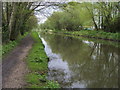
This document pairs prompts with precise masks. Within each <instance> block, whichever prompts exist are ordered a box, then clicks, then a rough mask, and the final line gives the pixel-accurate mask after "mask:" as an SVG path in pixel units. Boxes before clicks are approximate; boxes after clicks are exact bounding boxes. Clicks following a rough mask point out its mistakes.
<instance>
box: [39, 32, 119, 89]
mask: <svg viewBox="0 0 120 90" xmlns="http://www.w3.org/2000/svg"><path fill="white" fill-rule="evenodd" d="M41 39H42V41H43V44H44V45H45V51H46V54H47V55H48V57H49V58H50V61H49V72H48V79H49V80H56V81H58V82H59V84H60V86H61V87H64V88H101V87H105V88H111V87H112V88H115V87H118V68H119V67H118V66H119V63H118V55H120V52H119V51H120V48H117V47H115V46H113V45H109V44H104V43H98V42H97V43H96V42H93V41H88V40H82V39H77V38H72V37H68V36H61V35H51V34H47V35H41ZM106 42H107V41H106ZM113 43H114V42H113Z"/></svg>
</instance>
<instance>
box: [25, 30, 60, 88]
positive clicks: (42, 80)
mask: <svg viewBox="0 0 120 90" xmlns="http://www.w3.org/2000/svg"><path fill="white" fill-rule="evenodd" d="M31 36H32V37H33V39H34V45H33V47H32V49H31V50H30V52H29V55H28V56H27V59H26V61H27V65H28V68H29V70H30V73H29V74H28V75H27V76H26V81H27V83H28V86H27V88H59V87H60V86H59V84H58V83H57V82H55V81H50V80H47V72H48V57H47V55H46V53H45V51H44V45H43V44H42V41H41V40H40V38H39V37H38V34H37V33H36V32H32V34H31Z"/></svg>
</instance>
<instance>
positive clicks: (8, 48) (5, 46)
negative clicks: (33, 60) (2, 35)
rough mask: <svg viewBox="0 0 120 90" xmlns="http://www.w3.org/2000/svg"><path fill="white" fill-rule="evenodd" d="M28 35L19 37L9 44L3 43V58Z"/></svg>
mask: <svg viewBox="0 0 120 90" xmlns="http://www.w3.org/2000/svg"><path fill="white" fill-rule="evenodd" d="M26 35H28V33H27V32H26V33H25V34H24V35H23V36H19V38H17V40H15V41H9V42H7V43H3V45H2V56H3V57H4V56H5V55H6V54H7V53H8V52H9V51H11V50H12V49H13V48H15V47H16V46H17V45H18V44H19V42H20V41H21V40H22V39H23V38H24V37H25V36H26Z"/></svg>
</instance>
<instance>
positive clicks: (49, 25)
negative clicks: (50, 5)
mask: <svg viewBox="0 0 120 90" xmlns="http://www.w3.org/2000/svg"><path fill="white" fill-rule="evenodd" d="M62 9H63V10H62V11H60V12H54V13H53V14H52V16H50V17H49V18H48V20H47V21H46V22H45V23H44V24H42V25H41V26H42V28H43V29H56V30H68V31H73V30H81V29H82V26H83V25H91V24H92V23H91V18H90V15H89V13H88V11H87V9H86V8H85V7H83V6H82V4H79V3H72V2H71V3H69V4H68V5H67V6H65V8H62ZM85 15H86V16H85Z"/></svg>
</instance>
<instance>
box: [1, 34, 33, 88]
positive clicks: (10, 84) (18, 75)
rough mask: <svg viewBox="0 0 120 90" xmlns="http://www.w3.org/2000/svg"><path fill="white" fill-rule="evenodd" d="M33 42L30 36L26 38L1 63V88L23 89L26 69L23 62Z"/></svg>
mask: <svg viewBox="0 0 120 90" xmlns="http://www.w3.org/2000/svg"><path fill="white" fill-rule="evenodd" d="M33 43H34V41H33V39H32V38H31V37H30V35H28V36H26V37H25V38H24V39H23V40H22V41H21V42H20V44H19V45H18V46H17V47H16V48H15V49H14V50H13V51H12V52H10V53H9V55H8V56H7V57H5V58H4V59H3V62H2V87H3V88H23V87H25V86H26V82H25V80H24V79H25V75H26V73H28V69H27V66H26V62H25V57H26V56H27V54H28V52H29V50H30V49H31V48H32V45H33Z"/></svg>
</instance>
